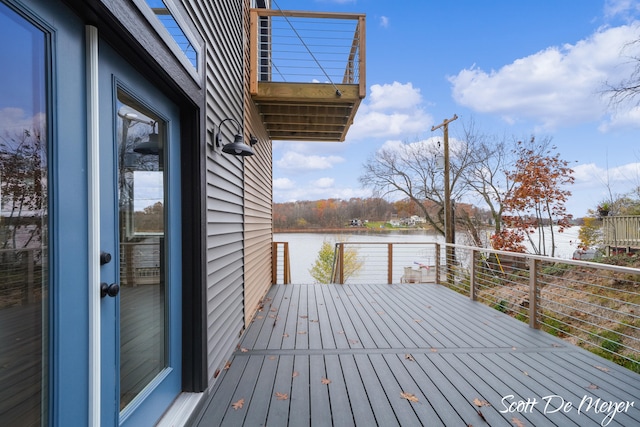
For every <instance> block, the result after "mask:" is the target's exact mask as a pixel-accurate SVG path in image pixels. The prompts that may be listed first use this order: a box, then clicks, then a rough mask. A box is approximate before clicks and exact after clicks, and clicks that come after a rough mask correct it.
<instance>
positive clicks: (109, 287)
mask: <svg viewBox="0 0 640 427" xmlns="http://www.w3.org/2000/svg"><path fill="white" fill-rule="evenodd" d="M119 292H120V285H118V284H117V283H112V284H108V283H105V282H102V283H100V296H101V297H102V298H104V297H106V296H107V295H109V296H110V297H115V296H116V295H118V293H119Z"/></svg>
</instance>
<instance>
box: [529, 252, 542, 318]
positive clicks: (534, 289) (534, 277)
mask: <svg viewBox="0 0 640 427" xmlns="http://www.w3.org/2000/svg"><path fill="white" fill-rule="evenodd" d="M538 295H539V289H538V260H536V259H533V258H529V326H530V327H532V328H534V329H539V328H540V322H539V319H538V301H539V299H538Z"/></svg>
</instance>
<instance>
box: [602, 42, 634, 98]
mask: <svg viewBox="0 0 640 427" xmlns="http://www.w3.org/2000/svg"><path fill="white" fill-rule="evenodd" d="M638 47H640V39H637V40H633V41H631V42H629V43H627V44H625V46H624V47H623V49H622V52H621V55H622V56H626V57H627V59H628V60H629V62H631V63H634V69H633V71H632V72H631V75H629V77H627V78H625V79H622V80H621V81H619V82H616V83H611V82H605V87H606V89H605V90H604V93H605V94H606V95H608V96H609V101H610V104H611V105H612V106H619V105H621V104H626V103H633V104H635V105H638V104H640V99H638V95H640V56H639V55H638V54H637V53H636V52H637V51H638Z"/></svg>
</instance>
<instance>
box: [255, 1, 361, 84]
mask: <svg viewBox="0 0 640 427" xmlns="http://www.w3.org/2000/svg"><path fill="white" fill-rule="evenodd" d="M252 13H254V14H255V15H256V19H257V22H256V33H255V34H254V36H255V37H257V41H256V43H255V46H257V48H258V49H257V51H256V52H255V61H256V63H257V70H258V73H257V76H258V81H261V82H288V83H331V84H334V85H337V84H358V83H359V78H360V74H361V70H360V68H361V66H362V64H361V61H360V59H361V58H360V56H361V55H362V52H361V50H362V46H363V43H364V31H363V28H361V26H362V25H363V22H362V21H361V19H360V18H361V16H360V15H355V14H335V13H310V12H307V13H303V12H293V11H278V10H270V9H252Z"/></svg>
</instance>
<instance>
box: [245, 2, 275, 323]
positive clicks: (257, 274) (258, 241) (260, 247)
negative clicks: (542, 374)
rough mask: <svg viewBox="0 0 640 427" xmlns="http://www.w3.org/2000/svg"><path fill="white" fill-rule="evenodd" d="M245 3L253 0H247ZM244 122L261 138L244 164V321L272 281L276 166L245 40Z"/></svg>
mask: <svg viewBox="0 0 640 427" xmlns="http://www.w3.org/2000/svg"><path fill="white" fill-rule="evenodd" d="M245 5H246V7H249V5H250V1H249V0H245ZM244 18H245V39H247V38H248V34H249V16H248V13H247V14H245V16H244ZM244 54H245V61H244V64H245V66H244V75H245V109H244V111H245V123H246V124H247V126H248V127H249V129H250V131H251V133H252V134H253V135H255V136H256V137H257V138H258V139H259V141H260V142H259V143H258V144H257V145H255V146H254V147H253V149H254V151H255V152H256V154H255V156H253V157H251V158H250V159H248V160H247V161H246V162H245V164H244V166H245V172H244V173H245V179H244V192H245V206H244V220H245V232H244V239H245V288H244V300H245V309H244V310H245V312H244V314H245V319H244V320H245V325H248V324H249V323H250V322H251V320H252V319H253V317H254V316H255V314H256V310H257V308H258V306H259V303H260V301H261V300H262V298H263V297H264V296H265V294H266V293H267V292H268V291H269V288H270V287H271V285H272V279H271V268H272V267H271V265H272V262H271V256H272V255H271V242H272V241H273V225H272V224H273V222H272V199H273V184H272V182H273V179H272V177H273V170H272V149H271V141H269V140H268V139H267V138H268V137H267V133H266V131H265V129H264V126H263V125H262V121H261V119H260V115H259V114H258V111H257V108H256V106H255V104H254V103H253V100H252V99H251V96H250V95H249V76H250V61H249V43H248V42H246V43H245V52H244Z"/></svg>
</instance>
